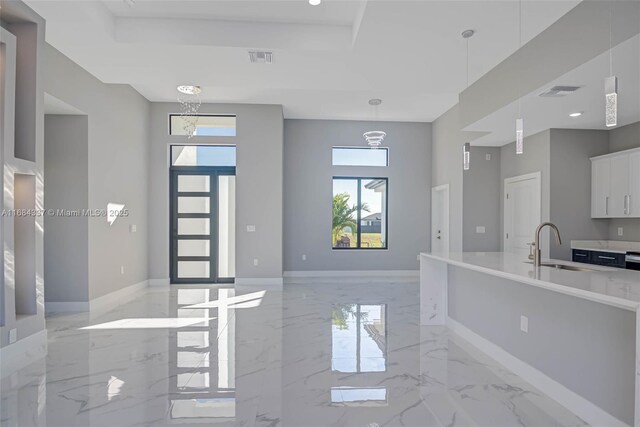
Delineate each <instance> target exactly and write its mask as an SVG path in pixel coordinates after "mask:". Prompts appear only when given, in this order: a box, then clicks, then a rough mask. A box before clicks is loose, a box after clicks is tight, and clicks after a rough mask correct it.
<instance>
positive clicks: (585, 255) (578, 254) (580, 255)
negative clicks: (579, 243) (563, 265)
mask: <svg viewBox="0 0 640 427" xmlns="http://www.w3.org/2000/svg"><path fill="white" fill-rule="evenodd" d="M576 256H586V255H585V254H576Z"/></svg>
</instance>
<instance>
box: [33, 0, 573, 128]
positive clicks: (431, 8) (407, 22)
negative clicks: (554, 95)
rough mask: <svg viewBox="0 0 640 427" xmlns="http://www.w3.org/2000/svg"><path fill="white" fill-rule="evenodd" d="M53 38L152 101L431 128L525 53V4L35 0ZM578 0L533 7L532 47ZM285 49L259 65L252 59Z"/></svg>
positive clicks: (528, 11) (105, 77)
mask: <svg viewBox="0 0 640 427" xmlns="http://www.w3.org/2000/svg"><path fill="white" fill-rule="evenodd" d="M26 2H27V3H28V4H29V5H30V6H31V7H32V8H33V9H34V10H35V11H36V12H38V13H39V14H40V15H42V16H43V17H44V18H45V19H46V20H47V41H48V42H49V43H51V44H52V45H53V46H54V47H56V48H57V49H59V50H60V51H61V52H62V53H64V54H65V55H67V56H68V57H70V58H71V59H72V60H74V61H75V62H77V63H78V64H79V65H81V66H82V67H83V68H85V69H86V70H88V71H89V72H91V73H92V74H94V75H95V76H96V77H98V78H99V79H101V80H102V81H104V82H107V83H124V84H130V85H131V86H133V87H134V88H135V89H136V90H137V91H139V92H140V93H141V94H142V95H143V96H145V97H146V98H147V99H149V100H150V101H174V100H175V99H176V95H177V93H176V90H175V87H176V86H177V85H179V84H198V85H200V86H202V88H203V94H202V99H203V101H205V102H240V103H263V104H282V105H283V107H284V114H285V117H287V118H313V119H365V120H367V119H373V112H372V111H371V107H369V106H368V104H367V100H368V99H370V98H382V99H383V100H384V102H383V104H382V106H381V107H379V113H378V114H379V116H378V118H379V119H380V120H396V121H432V120H434V119H435V118H437V117H438V116H440V115H441V114H442V113H443V112H445V111H446V110H447V109H449V108H450V107H452V106H453V105H455V103H456V102H457V100H458V93H459V92H460V91H461V90H463V89H464V87H465V84H466V82H465V80H466V75H465V42H464V40H463V39H462V38H461V37H460V33H461V32H462V31H463V30H465V29H468V28H472V29H474V30H476V31H477V33H476V35H475V36H474V37H473V38H472V39H470V61H469V70H470V76H469V80H470V83H472V82H473V81H475V80H476V79H478V78H479V77H481V76H482V75H483V74H485V73H486V72H487V71H489V70H490V69H491V68H493V67H494V66H496V65H497V64H498V63H500V62H501V61H502V60H504V59H505V58H507V57H508V56H509V55H511V54H512V53H513V52H514V51H515V50H516V49H517V48H518V25H517V24H518V14H517V12H518V2H517V1H514V0H497V1H483V0H472V1H456V0H448V1H429V0H423V1H398V0H393V1H391V0H388V1H382V0H380V1H372V0H370V1H365V0H358V1H339V0H324V1H323V3H322V4H321V5H320V6H316V7H314V6H310V5H309V4H308V3H307V0H290V1H271V0H262V1H244V0H235V1H205V0H202V1H174V0H165V1H162V0H135V3H134V4H133V6H131V7H130V6H128V5H127V4H126V3H125V2H124V1H123V0H109V1H90V0H75V1H55V0H26ZM578 2H579V0H567V1H565V0H554V1H542V0H534V1H524V2H523V6H522V8H523V28H522V31H523V43H526V42H527V41H528V40H530V39H531V38H533V37H535V36H536V35H537V34H539V33H540V32H541V31H543V30H544V29H545V28H547V27H548V26H549V25H551V24H552V23H553V22H555V21H556V20H557V19H558V18H560V17H561V16H562V15H564V14H565V13H566V12H568V11H569V10H570V9H571V8H573V7H574V6H575V5H576V4H577V3H578ZM250 49H267V50H273V52H274V58H275V59H274V64H271V65H264V64H251V63H249V60H248V55H247V51H248V50H250Z"/></svg>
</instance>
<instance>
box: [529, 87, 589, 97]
mask: <svg viewBox="0 0 640 427" xmlns="http://www.w3.org/2000/svg"><path fill="white" fill-rule="evenodd" d="M578 89H580V86H554V87H552V88H551V89H548V90H545V91H544V92H542V93H541V94H540V95H538V96H541V97H543V98H560V97H562V96H567V95H571V94H572V93H573V92H575V91H577V90H578Z"/></svg>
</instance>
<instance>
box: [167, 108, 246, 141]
mask: <svg viewBox="0 0 640 427" xmlns="http://www.w3.org/2000/svg"><path fill="white" fill-rule="evenodd" d="M187 115H188V116H197V117H235V119H236V127H235V130H236V133H235V135H192V136H191V137H192V138H236V137H237V136H238V115H237V114H228V113H222V114H214V113H204V114H200V113H198V114H187ZM180 116H183V114H180V113H169V117H168V124H169V129H168V130H169V136H175V137H184V136H188V135H178V134H176V135H174V134H173V133H172V130H171V122H172V120H171V119H172V118H173V117H180ZM194 145H195V144H194Z"/></svg>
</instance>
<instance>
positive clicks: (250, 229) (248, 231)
mask: <svg viewBox="0 0 640 427" xmlns="http://www.w3.org/2000/svg"><path fill="white" fill-rule="evenodd" d="M255 231H256V226H255V225H247V233H253V232H255Z"/></svg>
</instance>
